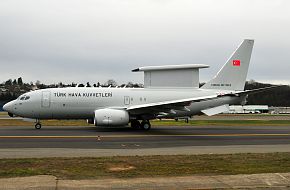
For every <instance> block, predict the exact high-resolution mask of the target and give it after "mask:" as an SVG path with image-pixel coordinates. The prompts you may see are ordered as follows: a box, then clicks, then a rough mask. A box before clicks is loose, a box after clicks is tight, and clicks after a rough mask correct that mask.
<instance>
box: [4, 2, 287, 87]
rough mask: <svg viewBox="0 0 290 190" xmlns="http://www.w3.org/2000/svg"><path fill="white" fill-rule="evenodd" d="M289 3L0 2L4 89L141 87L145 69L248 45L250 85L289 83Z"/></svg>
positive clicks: (207, 72) (215, 64)
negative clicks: (11, 83) (13, 82)
mask: <svg viewBox="0 0 290 190" xmlns="http://www.w3.org/2000/svg"><path fill="white" fill-rule="evenodd" d="M289 7H290V1H289V0H192V1H190V0H25V1H23V0H0V65H1V67H0V82H3V81H5V80H7V79H9V78H13V79H14V78H17V77H19V76H21V77H23V80H24V81H25V82H30V81H33V82H35V81H36V80H40V81H41V82H44V83H58V82H60V81H62V82H65V83H70V82H77V83H84V82H87V81H88V82H91V83H96V82H98V81H100V82H105V81H107V80H108V79H111V78H112V79H115V80H116V81H117V82H119V83H125V82H128V81H133V82H141V83H143V73H132V72H131V69H134V68H137V67H139V66H146V65H163V64H194V63H196V64H208V65H210V68H209V69H204V70H201V72H200V78H201V81H207V80H209V79H210V78H211V77H212V76H213V75H215V73H216V72H217V71H218V70H219V68H220V67H221V66H222V65H223V64H224V62H225V61H226V60H227V58H228V57H229V56H230V54H231V53H232V52H233V51H234V50H235V48H236V47H237V46H238V45H239V44H240V43H241V41H242V40H243V39H244V38H250V39H255V45H254V50H253V54H252V60H251V66H250V70H249V74H248V79H254V80H256V81H259V82H272V83H278V84H279V83H283V84H290V59H289V54H290V11H289Z"/></svg>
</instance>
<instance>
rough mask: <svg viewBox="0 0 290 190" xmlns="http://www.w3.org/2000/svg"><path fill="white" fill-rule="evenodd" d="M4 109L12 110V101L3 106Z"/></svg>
mask: <svg viewBox="0 0 290 190" xmlns="http://www.w3.org/2000/svg"><path fill="white" fill-rule="evenodd" d="M3 110H5V111H7V112H11V110H12V103H11V102H8V103H6V104H5V105H4V106H3Z"/></svg>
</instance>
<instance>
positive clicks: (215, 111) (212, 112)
mask: <svg viewBox="0 0 290 190" xmlns="http://www.w3.org/2000/svg"><path fill="white" fill-rule="evenodd" d="M229 110H230V107H229V105H228V104H225V105H222V106H217V107H214V108H210V109H206V110H201V112H202V113H204V114H206V115H208V116H212V115H216V114H219V113H223V112H226V111H229Z"/></svg>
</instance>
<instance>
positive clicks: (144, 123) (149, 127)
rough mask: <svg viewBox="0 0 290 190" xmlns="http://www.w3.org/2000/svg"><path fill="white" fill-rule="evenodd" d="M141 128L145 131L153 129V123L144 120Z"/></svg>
mask: <svg viewBox="0 0 290 190" xmlns="http://www.w3.org/2000/svg"><path fill="white" fill-rule="evenodd" d="M141 129H142V130H145V131H149V130H150V129H151V124H150V122H149V121H142V123H141Z"/></svg>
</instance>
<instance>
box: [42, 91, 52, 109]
mask: <svg viewBox="0 0 290 190" xmlns="http://www.w3.org/2000/svg"><path fill="white" fill-rule="evenodd" d="M41 106H42V107H45V108H49V107H50V92H49V91H44V92H42V99H41Z"/></svg>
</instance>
